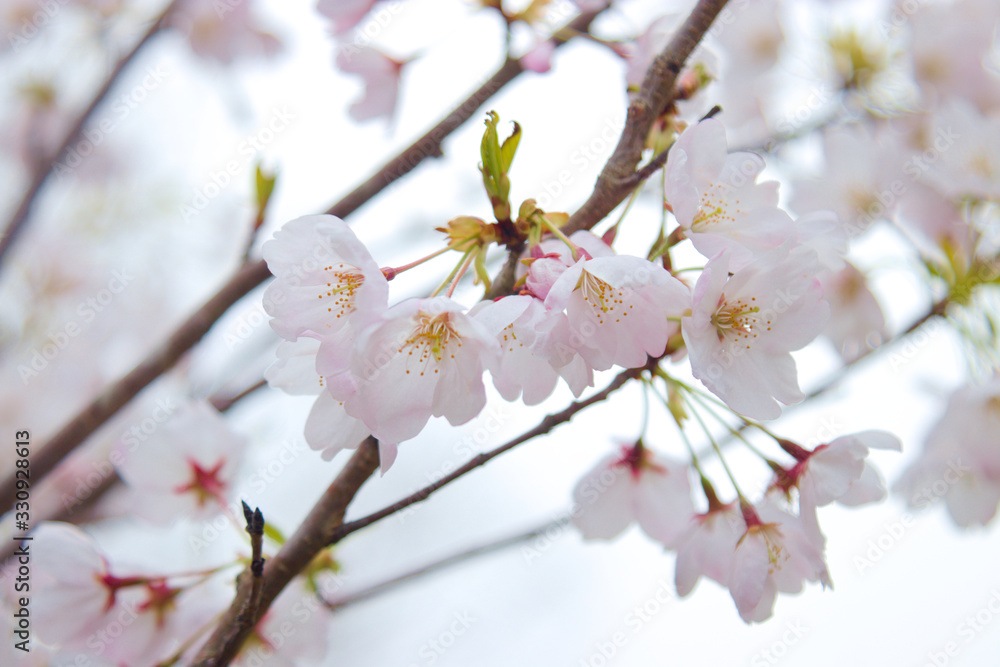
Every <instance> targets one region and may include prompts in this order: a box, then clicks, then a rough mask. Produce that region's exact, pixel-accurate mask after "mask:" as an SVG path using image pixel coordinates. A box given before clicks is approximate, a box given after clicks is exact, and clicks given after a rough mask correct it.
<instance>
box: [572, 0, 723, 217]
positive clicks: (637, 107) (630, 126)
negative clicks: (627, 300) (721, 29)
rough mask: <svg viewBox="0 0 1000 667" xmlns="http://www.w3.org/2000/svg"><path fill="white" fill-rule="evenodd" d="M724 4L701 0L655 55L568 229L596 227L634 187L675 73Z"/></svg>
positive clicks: (670, 95) (669, 97)
mask: <svg viewBox="0 0 1000 667" xmlns="http://www.w3.org/2000/svg"><path fill="white" fill-rule="evenodd" d="M725 5H726V0H699V2H698V4H697V5H696V6H695V8H694V9H693V10H692V11H691V14H690V16H688V18H687V20H686V21H684V25H682V26H681V27H680V29H679V30H678V31H677V32H676V33H675V34H674V36H673V38H671V40H670V43H669V44H668V45H667V47H666V48H665V49H664V50H663V51H662V52H660V54H659V55H658V56H657V57H656V59H655V60H653V63H652V65H651V66H650V68H649V70H647V71H646V76H645V78H644V79H643V81H642V87H641V88H640V90H639V93H638V95H636V96H635V97H633V98H632V100H631V101H630V102H629V107H628V114H627V116H626V118H625V128H624V130H622V135H621V138H620V139H619V140H618V145H617V146H616V147H615V150H614V153H612V155H611V157H610V158H609V159H608V162H607V163H606V164H605V165H604V169H602V170H601V175H600V176H598V178H597V184H596V185H595V187H594V191H593V193H592V194H591V195H590V197H589V198H588V199H587V201H586V202H585V203H584V205H583V206H582V207H580V209H579V210H577V211H576V213H574V214H573V215H572V216H570V219H569V221H568V222H567V223H566V224H565V225H564V226H563V231H564V232H565V233H566V234H571V233H573V232H575V231H577V230H580V229H590V228H592V227H593V226H594V225H596V224H597V223H598V222H600V221H601V220H603V219H604V218H605V216H607V215H608V214H609V213H610V212H611V211H612V210H614V208H615V207H616V206H618V204H620V203H621V202H622V201H623V200H624V199H625V197H627V196H628V194H629V192H631V191H632V188H633V187H635V185H634V179H635V173H636V167H637V165H638V164H639V160H640V159H641V158H642V150H643V147H644V146H645V144H646V137H647V136H648V135H649V130H650V128H651V127H652V126H653V123H654V122H655V121H656V118H657V116H659V114H660V112H661V111H662V110H663V109H664V108H666V106H667V105H668V104H669V103H670V102H671V101H672V100H673V97H674V95H675V94H676V91H675V90H674V84H675V83H676V81H677V75H678V74H679V73H680V71H681V68H682V67H683V66H684V63H685V62H687V59H688V57H689V56H690V55H691V53H692V52H693V51H694V50H695V47H697V46H698V43H699V42H701V39H702V37H704V36H705V33H706V32H707V31H708V29H709V27H710V26H711V25H712V21H714V20H715V17H716V16H718V14H719V12H721V11H722V8H723V7H724V6H725Z"/></svg>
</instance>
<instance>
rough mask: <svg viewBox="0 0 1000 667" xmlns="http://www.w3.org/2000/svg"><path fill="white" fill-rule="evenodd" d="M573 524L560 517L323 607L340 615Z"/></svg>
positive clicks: (329, 601)
mask: <svg viewBox="0 0 1000 667" xmlns="http://www.w3.org/2000/svg"><path fill="white" fill-rule="evenodd" d="M568 521H569V517H568V516H563V517H560V518H558V519H556V520H554V521H549V522H548V523H545V524H543V525H541V526H538V527H537V528H532V529H531V530H529V531H527V532H524V533H519V534H517V535H511V536H509V537H504V538H501V539H498V540H494V541H492V542H489V543H487V544H482V545H480V546H477V547H472V548H470V549H465V550H464V551H460V552H458V553H456V554H452V555H451V556H447V557H445V558H442V559H440V560H436V561H434V562H433V563H428V564H426V565H421V566H420V567H416V568H413V569H412V570H410V571H409V572H405V573H403V574H400V575H397V576H395V577H392V578H391V579H387V580H386V581H382V582H379V583H377V584H375V585H373V586H369V587H368V588H364V589H362V590H360V591H356V592H354V593H350V594H348V595H345V596H343V597H340V598H336V599H334V600H328V599H326V598H325V597H323V596H322V595H321V594H318V595H319V598H320V600H321V601H322V603H323V604H324V605H325V606H326V607H327V608H328V609H330V610H333V611H336V610H337V609H340V608H341V607H346V606H347V605H350V604H354V603H355V602H361V601H362V600H367V599H368V598H371V597H375V596H376V595H379V594H381V593H384V592H386V591H387V590H391V589H393V588H395V587H396V586H399V585H400V584H405V583H406V582H408V581H413V580H414V579H419V578H420V577H423V576H426V575H428V574H433V573H434V572H437V571H438V570H443V569H444V568H446V567H451V566H452V565H458V564H460V563H464V562H465V561H467V560H470V559H472V558H476V557H478V556H485V555H487V554H491V553H494V552H496V551H501V550H503V549H506V548H508V547H512V546H516V545H518V544H521V543H522V542H527V541H528V540H531V539H533V538H535V537H538V536H539V535H545V534H547V533H549V531H551V530H556V529H559V528H561V527H562V526H564V525H565V524H566V523H567V522H568Z"/></svg>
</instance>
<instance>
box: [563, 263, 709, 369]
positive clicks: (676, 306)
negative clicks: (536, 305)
mask: <svg viewBox="0 0 1000 667" xmlns="http://www.w3.org/2000/svg"><path fill="white" fill-rule="evenodd" d="M690 298H691V295H690V291H689V290H688V288H687V286H686V285H684V283H682V282H680V281H679V280H677V279H676V278H674V277H673V276H671V275H670V274H669V273H668V272H667V271H666V270H665V269H664V268H663V267H662V266H660V265H659V264H654V263H653V262H650V261H647V260H645V259H643V258H641V257H632V256H627V255H621V256H615V257H598V258H596V259H590V260H587V259H581V260H580V261H578V262H577V263H576V264H574V265H573V266H571V267H570V268H568V269H566V271H565V272H564V273H563V274H562V275H560V276H559V278H558V279H557V280H556V282H555V283H553V285H552V288H551V289H550V290H549V293H548V295H547V296H546V298H545V307H546V308H548V309H550V310H562V309H564V308H565V309H566V315H567V316H568V317H569V326H570V330H571V332H572V336H571V338H570V344H571V345H572V346H573V347H575V348H576V349H577V350H579V352H580V355H581V356H582V357H583V358H584V359H585V360H586V361H587V363H588V364H590V366H591V367H593V368H594V370H607V369H608V368H611V367H612V366H613V365H615V364H618V365H619V366H623V367H625V368H637V367H639V366H642V365H643V364H645V363H646V359H647V355H649V356H654V357H657V356H660V355H662V354H663V352H664V350H665V349H666V347H667V341H668V340H669V339H670V337H671V336H673V335H674V334H676V333H677V330H678V327H677V324H676V320H677V318H680V317H681V315H683V314H684V312H685V311H686V310H687V309H688V308H689V307H690Z"/></svg>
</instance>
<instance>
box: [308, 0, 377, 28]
mask: <svg viewBox="0 0 1000 667" xmlns="http://www.w3.org/2000/svg"><path fill="white" fill-rule="evenodd" d="M376 2H378V0H319V2H317V3H316V11H318V12H319V13H320V14H322V15H323V16H325V17H326V18H328V19H330V21H331V22H332V23H333V34H335V35H344V34H346V33H347V32H348V31H349V30H350V29H351V28H353V27H354V26H356V25H357V24H359V23H361V19H363V18H364V17H365V16H366V15H367V14H368V12H370V11H371V8H372V7H374V6H375V3H376Z"/></svg>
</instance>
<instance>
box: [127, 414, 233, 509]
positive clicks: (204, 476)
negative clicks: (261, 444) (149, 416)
mask: <svg viewBox="0 0 1000 667" xmlns="http://www.w3.org/2000/svg"><path fill="white" fill-rule="evenodd" d="M245 449H246V439H245V438H244V437H243V436H241V435H238V434H237V433H235V432H234V431H233V430H232V429H231V428H230V427H229V425H228V423H227V422H226V420H225V419H224V418H223V417H222V416H221V415H220V414H219V413H218V412H217V411H216V410H215V409H214V408H212V407H211V406H209V405H208V404H207V403H205V402H195V403H189V404H187V405H182V406H180V407H179V408H178V409H177V411H176V412H175V413H174V415H173V416H172V417H171V418H170V420H169V421H167V422H166V423H164V424H162V425H160V426H159V428H157V430H156V431H155V432H153V433H152V434H151V435H150V436H149V437H148V438H147V439H146V441H145V442H142V443H141V445H140V446H138V447H136V446H134V445H132V444H129V443H127V442H126V441H124V440H123V441H121V442H120V443H119V445H118V450H117V454H118V456H116V457H114V459H113V460H114V461H115V467H116V468H117V470H118V473H119V474H120V475H121V477H122V479H123V480H124V481H125V483H126V484H127V485H128V486H129V487H130V488H131V489H132V490H133V494H134V498H135V505H134V511H135V512H136V513H137V514H140V515H142V516H144V517H146V518H148V519H150V520H152V521H157V522H161V523H167V522H171V521H173V520H175V519H176V518H177V517H189V518H195V519H204V518H209V517H212V516H215V515H217V514H218V513H220V512H222V511H224V510H225V508H226V507H227V505H228V502H229V493H230V491H231V490H232V488H233V485H234V484H235V482H236V475H237V472H238V469H239V465H240V462H241V460H242V458H243V453H244V451H245Z"/></svg>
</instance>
